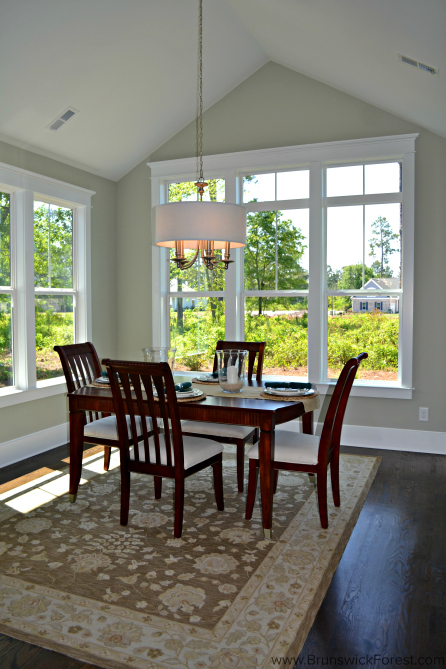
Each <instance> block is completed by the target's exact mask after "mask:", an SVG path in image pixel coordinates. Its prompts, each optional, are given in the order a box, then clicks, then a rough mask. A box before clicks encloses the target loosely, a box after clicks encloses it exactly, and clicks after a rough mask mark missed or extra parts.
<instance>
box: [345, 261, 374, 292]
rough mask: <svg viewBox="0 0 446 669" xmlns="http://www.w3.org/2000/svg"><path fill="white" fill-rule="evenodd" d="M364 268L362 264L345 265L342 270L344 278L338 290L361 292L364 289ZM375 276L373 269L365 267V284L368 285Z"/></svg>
mask: <svg viewBox="0 0 446 669" xmlns="http://www.w3.org/2000/svg"><path fill="white" fill-rule="evenodd" d="M362 267H363V265H362V263H357V264H356V265H345V267H343V268H342V276H341V279H340V281H339V283H338V288H339V289H340V290H360V289H361V288H362V287H363V285H362ZM374 276H375V273H374V271H373V268H372V267H367V265H364V284H366V283H367V281H368V280H369V279H373V277H374Z"/></svg>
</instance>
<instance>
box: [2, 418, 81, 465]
mask: <svg viewBox="0 0 446 669" xmlns="http://www.w3.org/2000/svg"><path fill="white" fill-rule="evenodd" d="M69 440H70V437H69V423H62V425H56V426H55V427H49V428H48V429H46V430H41V431H40V432H34V433H33V434H27V435H25V436H24V437H19V438H18V439H12V440H11V441H5V442H3V444H0V467H6V466H7V465H11V464H13V463H14V462H19V461H20V460H25V459H26V458H30V457H32V456H33V455H39V453H44V452H45V451H50V450H51V449H52V448H57V447H58V446H62V445H63V444H66V443H68V442H69Z"/></svg>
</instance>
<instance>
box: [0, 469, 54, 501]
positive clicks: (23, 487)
mask: <svg viewBox="0 0 446 669" xmlns="http://www.w3.org/2000/svg"><path fill="white" fill-rule="evenodd" d="M56 476H60V471H59V470H56V471H53V472H51V473H50V474H45V475H44V476H41V477H39V478H38V479H34V481H29V482H28V483H24V484H23V485H21V486H18V487H17V488H12V489H11V490H8V491H7V492H3V493H2V494H1V495H0V502H2V501H3V500H5V499H8V498H9V497H14V495H17V494H18V493H20V492H23V491H24V490H29V488H35V487H36V485H37V486H38V485H39V484H40V483H41V482H43V481H48V480H49V479H53V478H55V477H56Z"/></svg>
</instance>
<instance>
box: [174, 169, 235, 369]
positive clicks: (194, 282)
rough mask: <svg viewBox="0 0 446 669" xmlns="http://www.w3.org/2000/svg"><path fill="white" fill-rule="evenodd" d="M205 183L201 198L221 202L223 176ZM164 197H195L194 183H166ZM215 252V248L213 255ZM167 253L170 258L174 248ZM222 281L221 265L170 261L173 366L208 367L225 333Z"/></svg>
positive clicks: (210, 365) (184, 198) (211, 363)
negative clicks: (211, 267) (180, 266)
mask: <svg viewBox="0 0 446 669" xmlns="http://www.w3.org/2000/svg"><path fill="white" fill-rule="evenodd" d="M208 183H209V187H208V189H207V192H206V193H205V195H204V198H203V199H205V200H212V201H214V202H224V199H225V182H224V179H210V180H208ZM168 198H169V202H181V201H185V200H186V201H187V200H196V199H197V189H196V186H195V183H194V182H193V181H183V182H175V183H169V184H168ZM219 253H220V254H221V251H216V255H217V256H218V254H219ZM170 254H171V257H173V254H174V249H171V250H170ZM192 256H193V251H192V250H189V251H186V257H189V258H190V257H192ZM225 280H226V272H225V270H224V269H223V267H221V268H216V269H215V270H213V271H211V270H208V269H206V268H205V267H204V266H203V265H202V264H201V262H197V263H195V264H194V265H192V267H190V268H189V269H187V270H185V271H183V270H180V269H178V268H177V267H176V266H175V265H174V264H173V263H170V266H169V287H168V295H169V302H170V305H169V306H170V309H169V311H170V315H169V335H170V345H171V346H173V347H175V348H176V349H177V351H176V361H177V362H176V368H177V369H180V370H186V371H188V370H198V369H206V370H212V365H213V362H214V355H213V350H215V342H216V341H218V340H219V339H224V336H225V302H224V297H225Z"/></svg>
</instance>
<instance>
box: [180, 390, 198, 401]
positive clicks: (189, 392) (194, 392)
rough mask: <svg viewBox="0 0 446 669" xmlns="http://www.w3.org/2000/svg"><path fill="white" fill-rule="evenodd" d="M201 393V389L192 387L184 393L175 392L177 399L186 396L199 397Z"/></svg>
mask: <svg viewBox="0 0 446 669" xmlns="http://www.w3.org/2000/svg"><path fill="white" fill-rule="evenodd" d="M201 395H203V391H202V390H198V388H193V389H192V390H187V391H186V392H184V393H179V392H177V397H178V399H186V398H188V397H201Z"/></svg>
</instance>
